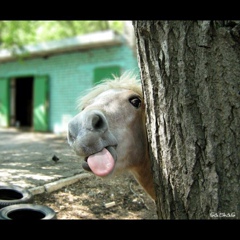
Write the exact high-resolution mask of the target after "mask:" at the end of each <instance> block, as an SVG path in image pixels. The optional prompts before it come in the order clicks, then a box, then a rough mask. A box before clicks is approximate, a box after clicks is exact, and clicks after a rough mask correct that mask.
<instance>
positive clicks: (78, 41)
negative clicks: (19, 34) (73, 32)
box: [0, 30, 123, 62]
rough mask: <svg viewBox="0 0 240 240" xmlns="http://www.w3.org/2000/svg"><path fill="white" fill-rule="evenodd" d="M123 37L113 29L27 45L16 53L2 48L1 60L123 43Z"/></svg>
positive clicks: (0, 52)
mask: <svg viewBox="0 0 240 240" xmlns="http://www.w3.org/2000/svg"><path fill="white" fill-rule="evenodd" d="M122 42H123V39H122V37H121V36H120V35H119V34H117V33H116V32H114V31H113V30H107V31H99V32H94V33H89V34H84V35H80V36H76V37H71V38H64V39H61V40H53V41H48V42H43V43H39V44H34V45H26V46H24V47H23V49H22V50H20V49H18V50H17V51H16V54H13V53H12V52H11V51H10V50H7V49H3V50H0V62H5V61H10V60H15V59H16V58H17V56H21V55H22V56H25V55H26V54H27V56H28V57H37V56H46V55H52V54H56V53H63V52H69V51H74V50H81V49H89V48H95V47H102V46H112V45H117V44H121V43H122Z"/></svg>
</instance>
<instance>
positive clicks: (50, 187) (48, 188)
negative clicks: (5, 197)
mask: <svg viewBox="0 0 240 240" xmlns="http://www.w3.org/2000/svg"><path fill="white" fill-rule="evenodd" d="M90 176H92V174H89V173H81V174H78V175H75V176H73V177H68V178H64V179H60V180H58V181H55V182H51V183H47V184H45V185H43V186H38V187H33V188H30V189H28V190H29V191H30V192H31V193H32V194H33V195H37V194H42V193H50V192H53V191H56V190H59V189H61V188H63V187H65V186H68V185H71V184H73V183H75V182H78V181H79V180H81V179H84V178H88V177H90Z"/></svg>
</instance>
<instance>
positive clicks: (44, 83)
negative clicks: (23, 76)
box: [33, 76, 49, 132]
mask: <svg viewBox="0 0 240 240" xmlns="http://www.w3.org/2000/svg"><path fill="white" fill-rule="evenodd" d="M33 94H34V95H33V96H34V97H33V99H34V100H33V101H34V103H33V108H34V109H33V128H34V130H35V131H43V132H46V131H48V100H49V99H48V77H47V76H35V77H34V90H33Z"/></svg>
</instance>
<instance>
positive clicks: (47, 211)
mask: <svg viewBox="0 0 240 240" xmlns="http://www.w3.org/2000/svg"><path fill="white" fill-rule="evenodd" d="M47 219H49V220H51V219H56V213H55V211H54V210H53V209H52V208H50V207H47V206H44V205H37V204H27V203H23V204H15V205H10V206H7V207H4V208H2V209H0V220H47Z"/></svg>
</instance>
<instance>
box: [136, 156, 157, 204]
mask: <svg viewBox="0 0 240 240" xmlns="http://www.w3.org/2000/svg"><path fill="white" fill-rule="evenodd" d="M146 155H148V154H146ZM132 173H133V175H134V177H135V178H136V180H137V181H138V182H139V184H140V185H141V186H142V187H143V189H144V190H145V191H146V192H147V193H148V194H149V195H150V196H151V198H152V199H153V200H155V199H156V195H155V190H154V183H153V174H152V170H151V162H150V159H149V157H147V156H145V158H144V159H142V161H141V164H140V165H139V166H137V167H135V168H134V169H133V170H132Z"/></svg>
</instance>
